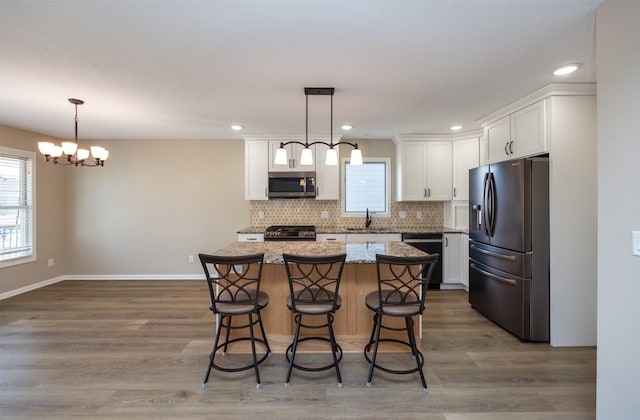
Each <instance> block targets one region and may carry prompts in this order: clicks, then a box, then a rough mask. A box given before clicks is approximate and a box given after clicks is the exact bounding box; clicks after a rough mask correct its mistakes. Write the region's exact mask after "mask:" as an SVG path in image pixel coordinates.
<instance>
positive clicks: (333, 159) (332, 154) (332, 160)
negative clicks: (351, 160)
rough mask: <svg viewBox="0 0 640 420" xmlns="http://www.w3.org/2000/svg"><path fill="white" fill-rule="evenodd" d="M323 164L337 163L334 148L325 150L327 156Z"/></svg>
mask: <svg viewBox="0 0 640 420" xmlns="http://www.w3.org/2000/svg"><path fill="white" fill-rule="evenodd" d="M324 164H325V165H329V166H332V165H337V164H338V151H337V150H336V149H335V148H333V147H332V148H330V149H329V150H327V156H326V157H325V159H324Z"/></svg>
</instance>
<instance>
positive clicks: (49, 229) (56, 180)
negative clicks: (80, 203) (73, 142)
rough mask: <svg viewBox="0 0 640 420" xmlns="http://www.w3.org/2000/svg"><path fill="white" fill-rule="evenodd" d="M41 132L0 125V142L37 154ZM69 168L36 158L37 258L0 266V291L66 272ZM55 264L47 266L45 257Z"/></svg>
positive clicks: (52, 277) (27, 284) (41, 280)
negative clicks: (23, 262) (17, 263)
mask: <svg viewBox="0 0 640 420" xmlns="http://www.w3.org/2000/svg"><path fill="white" fill-rule="evenodd" d="M43 137H44V136H43V135H42V134H38V133H33V132H30V131H24V130H19V129H16V128H12V127H7V126H4V125H0V144H2V146H4V147H11V148H14V149H20V150H28V151H32V152H36V153H37V145H36V143H37V141H38V140H39V139H42V138H43ZM70 169H71V168H59V167H54V166H53V165H51V164H45V163H44V159H40V156H39V153H38V156H37V159H36V257H37V260H36V261H33V262H29V263H25V264H19V265H14V266H10V267H6V268H2V269H0V294H1V293H5V292H8V291H11V290H15V289H20V288H22V287H28V286H30V285H32V284H35V283H40V282H43V281H47V280H50V279H54V278H56V277H58V276H61V275H64V274H67V273H68V271H69V267H70V263H69V247H68V244H69V236H68V229H67V225H66V219H65V211H66V209H67V203H66V202H67V198H68V197H67V191H68V188H67V183H68V177H67V176H66V175H67V172H68V171H69V170H70ZM49 258H53V259H54V266H53V267H47V260H48V259H49Z"/></svg>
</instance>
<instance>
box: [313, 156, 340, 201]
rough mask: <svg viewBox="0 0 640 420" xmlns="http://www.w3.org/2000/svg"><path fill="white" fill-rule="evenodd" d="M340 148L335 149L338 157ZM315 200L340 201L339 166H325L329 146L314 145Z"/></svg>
mask: <svg viewBox="0 0 640 420" xmlns="http://www.w3.org/2000/svg"><path fill="white" fill-rule="evenodd" d="M339 147H340V146H336V147H335V149H336V151H337V153H338V156H340V150H339V149H338V148H339ZM315 148H316V154H315V157H314V158H315V159H317V160H318V161H317V162H315V163H316V193H317V195H316V200H339V199H340V165H325V163H324V162H325V158H326V155H327V150H329V146H326V145H324V144H316V145H315Z"/></svg>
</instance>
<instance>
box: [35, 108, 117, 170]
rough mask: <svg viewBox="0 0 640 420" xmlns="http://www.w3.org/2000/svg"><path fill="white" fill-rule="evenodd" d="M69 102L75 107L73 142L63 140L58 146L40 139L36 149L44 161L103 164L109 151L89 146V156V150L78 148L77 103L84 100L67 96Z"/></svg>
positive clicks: (59, 163)
mask: <svg viewBox="0 0 640 420" xmlns="http://www.w3.org/2000/svg"><path fill="white" fill-rule="evenodd" d="M69 102H71V103H72V104H74V105H75V107H76V117H75V128H76V141H75V143H74V142H71V141H63V142H62V143H61V145H60V146H58V145H56V144H53V143H51V142H48V141H41V142H38V150H40V153H42V154H43V155H44V160H45V162H53V163H54V164H56V165H65V166H69V165H75V166H104V161H105V160H107V158H108V157H109V151H108V150H107V149H105V148H104V147H100V146H91V157H89V150H87V149H78V105H82V104H83V103H84V101H83V100H80V99H73V98H69Z"/></svg>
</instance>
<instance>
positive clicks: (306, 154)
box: [300, 147, 313, 165]
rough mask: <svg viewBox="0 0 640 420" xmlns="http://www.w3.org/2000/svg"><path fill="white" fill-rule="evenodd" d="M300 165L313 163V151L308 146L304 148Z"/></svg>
mask: <svg viewBox="0 0 640 420" xmlns="http://www.w3.org/2000/svg"><path fill="white" fill-rule="evenodd" d="M300 165H313V152H312V151H311V149H309V148H308V147H305V148H304V149H302V154H301V155H300Z"/></svg>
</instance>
